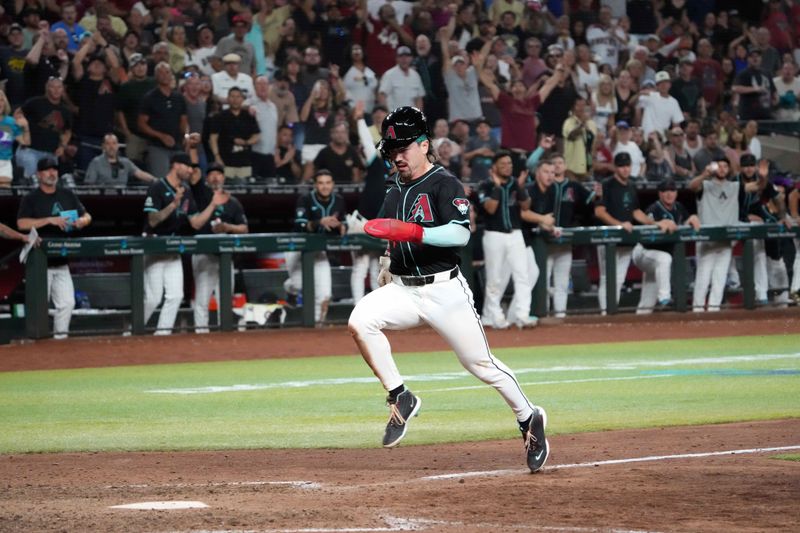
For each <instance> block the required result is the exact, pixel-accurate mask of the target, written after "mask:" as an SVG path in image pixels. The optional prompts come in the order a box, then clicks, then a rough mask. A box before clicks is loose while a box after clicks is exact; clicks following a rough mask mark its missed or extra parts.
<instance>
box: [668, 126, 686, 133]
mask: <svg viewBox="0 0 800 533" xmlns="http://www.w3.org/2000/svg"><path fill="white" fill-rule="evenodd" d="M669 134H670V135H683V130H682V129H681V128H680V126H675V127H674V128H672V129H671V130H669Z"/></svg>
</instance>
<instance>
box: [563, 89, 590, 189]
mask: <svg viewBox="0 0 800 533" xmlns="http://www.w3.org/2000/svg"><path fill="white" fill-rule="evenodd" d="M589 112H590V109H589V108H588V107H587V105H586V100H584V99H583V98H578V99H576V100H575V104H574V105H573V106H572V113H571V114H570V116H569V118H568V119H567V120H565V121H564V126H563V129H562V131H563V133H562V135H563V136H564V160H565V161H566V164H567V176H568V177H569V178H570V179H577V180H585V179H587V178H589V177H590V176H591V171H592V159H593V158H592V149H593V147H594V143H595V140H596V139H597V125H596V124H595V123H594V121H593V120H592V119H591V117H590V115H589Z"/></svg>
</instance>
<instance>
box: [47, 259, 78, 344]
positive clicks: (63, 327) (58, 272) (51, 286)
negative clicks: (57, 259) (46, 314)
mask: <svg viewBox="0 0 800 533" xmlns="http://www.w3.org/2000/svg"><path fill="white" fill-rule="evenodd" d="M47 300H48V301H50V300H52V301H53V307H55V311H56V312H55V315H54V316H53V337H54V338H56V339H65V338H67V335H68V334H69V323H70V319H71V318H72V311H73V310H74V309H75V288H74V286H73V285H72V276H71V275H70V272H69V265H59V266H51V267H48V268H47Z"/></svg>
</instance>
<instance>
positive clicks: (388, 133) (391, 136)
mask: <svg viewBox="0 0 800 533" xmlns="http://www.w3.org/2000/svg"><path fill="white" fill-rule="evenodd" d="M386 138H387V139H394V140H397V134H396V133H395V132H394V126H389V127H388V128H386Z"/></svg>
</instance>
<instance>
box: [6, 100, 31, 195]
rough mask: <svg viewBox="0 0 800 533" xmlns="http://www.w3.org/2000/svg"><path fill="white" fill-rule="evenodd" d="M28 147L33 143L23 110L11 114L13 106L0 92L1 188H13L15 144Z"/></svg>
mask: <svg viewBox="0 0 800 533" xmlns="http://www.w3.org/2000/svg"><path fill="white" fill-rule="evenodd" d="M15 142H16V143H19V144H20V145H21V146H27V145H29V144H30V143H31V132H30V126H29V124H28V121H27V120H26V119H25V115H23V114H22V110H21V109H17V110H15V111H14V113H13V115H12V113H11V104H9V103H8V99H7V98H6V95H5V94H4V93H3V91H0V188H8V187H11V181H12V180H13V178H14V167H13V159H14V143H15Z"/></svg>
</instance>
